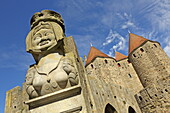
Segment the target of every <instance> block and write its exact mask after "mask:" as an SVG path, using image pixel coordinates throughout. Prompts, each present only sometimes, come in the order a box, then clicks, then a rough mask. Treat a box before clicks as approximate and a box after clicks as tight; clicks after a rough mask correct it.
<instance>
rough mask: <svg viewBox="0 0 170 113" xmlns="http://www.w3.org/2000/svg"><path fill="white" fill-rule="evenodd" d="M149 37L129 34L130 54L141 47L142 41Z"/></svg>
mask: <svg viewBox="0 0 170 113" xmlns="http://www.w3.org/2000/svg"><path fill="white" fill-rule="evenodd" d="M147 40H148V39H146V38H143V37H142V36H138V35H135V34H133V33H130V34H129V54H130V53H131V52H132V51H133V50H134V49H135V48H137V47H139V46H140V45H141V44H142V43H144V42H145V41H147Z"/></svg>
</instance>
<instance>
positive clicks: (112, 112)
mask: <svg viewBox="0 0 170 113" xmlns="http://www.w3.org/2000/svg"><path fill="white" fill-rule="evenodd" d="M104 113H118V112H117V111H116V109H115V108H114V107H113V106H112V105H111V104H107V105H106V107H105V112H104Z"/></svg>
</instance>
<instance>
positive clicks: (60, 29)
mask: <svg viewBox="0 0 170 113" xmlns="http://www.w3.org/2000/svg"><path fill="white" fill-rule="evenodd" d="M30 24H31V30H30V32H29V33H28V35H27V37H26V51H27V52H29V53H31V54H32V55H33V57H34V59H35V60H36V59H37V58H36V54H37V53H39V52H41V50H34V49H33V48H32V38H33V36H34V34H35V33H36V32H37V31H39V30H40V29H43V28H44V29H52V30H53V31H54V35H55V38H56V41H57V42H58V41H60V40H62V39H63V38H64V37H65V34H64V33H65V26H64V21H63V19H62V17H61V15H60V14H59V13H57V12H54V11H51V10H42V11H41V12H37V13H35V14H34V15H33V16H32V18H31V21H30ZM57 44H58V45H59V44H60V43H57Z"/></svg>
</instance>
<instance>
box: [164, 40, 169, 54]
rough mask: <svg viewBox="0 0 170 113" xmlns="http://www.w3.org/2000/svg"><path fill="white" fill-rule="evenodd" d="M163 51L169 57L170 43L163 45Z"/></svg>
mask: <svg viewBox="0 0 170 113" xmlns="http://www.w3.org/2000/svg"><path fill="white" fill-rule="evenodd" d="M164 51H165V52H166V53H167V55H168V56H169V57H170V43H169V45H167V46H165V48H164Z"/></svg>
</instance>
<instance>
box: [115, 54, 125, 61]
mask: <svg viewBox="0 0 170 113" xmlns="http://www.w3.org/2000/svg"><path fill="white" fill-rule="evenodd" d="M124 58H127V56H126V55H124V54H122V53H119V52H115V59H116V60H121V59H124Z"/></svg>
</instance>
